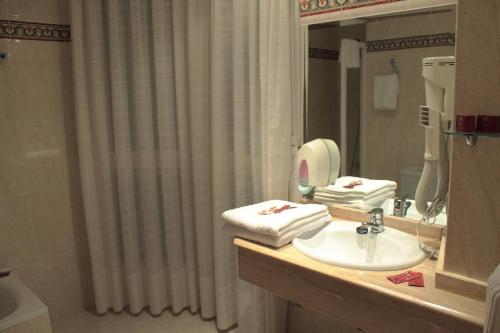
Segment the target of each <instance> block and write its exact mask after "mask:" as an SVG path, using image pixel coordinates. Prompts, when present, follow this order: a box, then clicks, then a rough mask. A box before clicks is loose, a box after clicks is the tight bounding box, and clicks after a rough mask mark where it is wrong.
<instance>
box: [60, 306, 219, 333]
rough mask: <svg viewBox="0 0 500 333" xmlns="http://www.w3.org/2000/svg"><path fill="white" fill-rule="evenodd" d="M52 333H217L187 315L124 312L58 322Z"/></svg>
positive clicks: (212, 323) (207, 323)
mask: <svg viewBox="0 0 500 333" xmlns="http://www.w3.org/2000/svg"><path fill="white" fill-rule="evenodd" d="M52 332H53V333H108V332H109V333H115V332H116V333H217V329H216V328H215V321H213V320H210V321H204V320H202V319H201V318H200V317H199V316H198V315H193V314H191V313H189V312H188V311H183V312H182V313H181V314H179V315H177V316H174V315H173V314H171V313H170V312H168V311H165V312H164V313H163V314H162V315H161V316H159V317H152V316H151V315H149V314H148V313H145V312H142V313H141V314H140V315H137V316H133V315H130V314H128V313H125V312H122V313H120V314H113V313H108V314H106V315H104V316H96V315H95V314H92V313H90V312H81V313H79V314H76V315H73V316H70V317H67V318H63V319H59V320H56V321H55V322H53V323H52Z"/></svg>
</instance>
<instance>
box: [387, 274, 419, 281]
mask: <svg viewBox="0 0 500 333" xmlns="http://www.w3.org/2000/svg"><path fill="white" fill-rule="evenodd" d="M387 278H388V279H389V280H390V281H391V282H393V283H395V284H400V283H403V282H406V281H410V280H412V279H414V278H415V276H414V275H413V274H411V272H404V273H401V274H398V275H392V276H388V277H387Z"/></svg>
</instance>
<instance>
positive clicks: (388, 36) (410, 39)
mask: <svg viewBox="0 0 500 333" xmlns="http://www.w3.org/2000/svg"><path fill="white" fill-rule="evenodd" d="M455 15H456V14H455V8H454V6H448V7H439V8H434V9H426V10H422V11H414V12H402V13H397V14H390V15H384V16H371V17H368V18H359V19H353V20H347V21H338V22H328V23H322V24H316V25H310V26H309V31H308V35H309V36H308V43H309V58H308V64H307V65H308V83H307V99H306V100H307V108H306V112H305V119H304V137H305V141H311V140H314V139H316V138H326V139H332V140H334V141H335V142H336V143H337V144H339V147H340V151H341V154H342V159H341V175H342V176H354V177H362V178H366V179H375V180H391V181H394V182H397V189H396V190H395V192H394V193H393V194H394V195H395V196H396V199H395V198H394V197H390V198H385V199H384V200H382V202H377V203H376V204H377V206H381V207H382V208H384V211H385V212H386V214H393V213H394V214H396V215H399V216H404V217H407V218H411V219H416V220H420V219H421V217H422V214H419V213H418V211H417V208H416V205H415V192H416V188H417V185H418V182H419V179H420V178H421V175H422V170H423V166H424V152H426V147H425V144H426V137H425V128H424V127H422V126H421V124H420V118H419V112H420V111H419V109H420V106H421V105H429V101H428V100H426V90H425V81H424V77H423V76H422V71H423V63H422V61H423V59H424V58H427V57H443V56H454V54H455ZM451 59H453V58H451ZM441 64H442V63H441V62H440V63H439V66H441ZM448 64H451V62H448ZM452 66H453V68H452V70H450V73H449V77H450V78H451V79H450V82H452V83H453V82H454V61H453V64H452ZM450 93H451V94H453V87H452V88H451V89H450V91H447V92H446V94H450ZM445 99H446V97H445ZM442 103H443V105H439V107H440V108H441V109H442V108H444V107H445V106H444V104H446V103H444V102H442ZM447 107H448V108H452V105H451V106H447ZM441 111H442V112H443V110H441ZM449 113H450V114H453V110H452V109H451V112H449ZM441 120H443V118H441ZM442 140H443V141H445V140H446V138H444V137H443V138H442ZM438 142H439V140H438ZM436 144H439V143H436ZM446 145H447V144H446V143H444V144H443V146H446ZM430 178H431V181H432V182H433V183H434V186H433V187H432V188H433V189H435V188H436V182H437V181H438V180H437V176H433V177H430ZM388 193H391V191H388ZM320 194H321V193H320ZM434 196H435V195H434V192H433V193H430V194H426V200H427V201H428V202H431V201H432V200H433V199H434ZM330 197H331V196H330ZM333 197H335V194H334V195H333ZM317 199H320V200H319V201H321V195H319V197H317V198H315V200H317ZM324 200H325V199H324ZM395 206H396V207H395ZM445 211H446V208H444V209H443V211H442V213H441V214H439V215H437V218H436V223H438V224H446V213H445Z"/></svg>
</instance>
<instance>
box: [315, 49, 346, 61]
mask: <svg viewBox="0 0 500 333" xmlns="http://www.w3.org/2000/svg"><path fill="white" fill-rule="evenodd" d="M309 58H317V59H327V60H339V51H335V50H329V49H319V48H315V47H310V48H309Z"/></svg>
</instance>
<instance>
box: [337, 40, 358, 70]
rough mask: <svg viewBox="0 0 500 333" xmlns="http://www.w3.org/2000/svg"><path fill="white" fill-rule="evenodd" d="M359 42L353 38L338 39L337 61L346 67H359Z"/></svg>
mask: <svg viewBox="0 0 500 333" xmlns="http://www.w3.org/2000/svg"><path fill="white" fill-rule="evenodd" d="M360 58H361V56H360V52H359V42H358V41H357V40H355V39H349V38H342V39H341V40H340V52H339V62H340V63H343V64H344V65H345V66H346V67H347V68H359V67H360Z"/></svg>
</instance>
